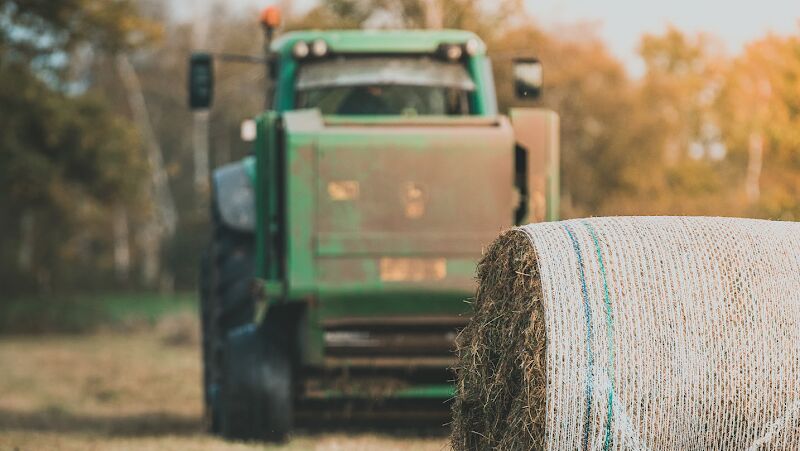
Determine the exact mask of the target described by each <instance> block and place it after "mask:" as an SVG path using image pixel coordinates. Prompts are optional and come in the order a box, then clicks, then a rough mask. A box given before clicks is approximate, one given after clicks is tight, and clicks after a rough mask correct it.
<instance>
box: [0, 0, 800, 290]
mask: <svg viewBox="0 0 800 451" xmlns="http://www.w3.org/2000/svg"><path fill="white" fill-rule="evenodd" d="M167 6H168V5H165V2H160V1H157V0H61V1H58V2H51V1H47V0H0V186H2V189H0V234H2V235H0V236H2V238H1V239H2V243H3V244H2V246H0V293H2V295H4V296H8V295H16V294H20V293H42V294H47V293H51V292H64V291H76V290H78V291H92V290H111V289H140V288H147V289H161V290H171V289H174V288H177V289H187V288H192V287H193V286H194V284H195V277H196V275H195V271H196V262H197V260H198V257H199V255H200V253H201V252H202V251H203V249H204V246H205V243H206V240H207V233H208V231H207V227H208V224H207V216H208V215H207V207H208V194H209V192H208V171H209V170H210V169H209V168H214V167H216V166H218V165H220V164H224V163H226V162H228V161H231V160H235V159H238V158H241V157H242V156H244V155H246V154H247V152H248V151H249V148H248V145H246V144H245V143H242V142H241V141H240V139H239V124H240V122H241V121H242V120H243V119H245V118H248V117H252V116H253V115H255V114H257V113H258V112H259V111H260V110H261V108H262V107H263V104H262V102H263V100H262V97H261V95H260V91H261V87H262V86H263V82H264V80H263V76H264V74H263V68H262V67H260V66H258V65H236V64H224V65H222V64H220V65H217V69H216V70H217V73H216V76H217V87H216V95H215V97H216V103H215V106H214V108H213V109H212V110H211V111H210V112H208V113H192V112H190V111H189V110H188V108H187V106H186V98H185V81H186V59H187V56H188V54H189V53H190V52H191V51H192V50H195V49H205V50H211V51H223V50H224V51H228V52H236V53H244V54H254V55H257V54H259V52H260V47H261V32H260V30H259V26H258V24H257V23H256V20H255V17H257V16H256V14H255V13H254V12H251V11H232V10H230V9H229V8H227V7H226V4H225V2H223V1H219V2H217V3H215V4H214V6H213V7H212V10H211V14H208V15H203V16H202V19H200V20H197V21H194V22H191V23H187V22H178V21H175V20H174V19H173V18H172V17H171V16H170V11H169V9H168V7H167ZM291 6H292V2H291V1H289V0H285V1H283V2H282V9H283V11H284V29H285V30H291V29H299V28H360V27H369V28H423V27H428V28H463V29H468V30H472V31H475V32H477V33H478V34H479V35H480V36H481V37H482V38H483V39H484V40H485V41H486V43H487V45H488V47H489V52H490V54H491V55H493V60H494V66H495V78H496V82H497V87H498V96H499V101H500V106H501V111H505V110H507V108H509V107H511V106H517V105H521V104H519V103H518V101H516V100H515V99H514V98H513V96H512V91H511V81H510V75H511V74H510V61H511V58H512V57H513V56H516V55H530V54H535V55H537V56H538V57H539V58H540V59H541V60H542V61H543V63H544V66H545V74H546V90H545V94H544V96H543V98H542V99H541V100H540V101H539V102H538V105H539V106H542V107H547V108H552V109H554V110H555V111H557V112H558V113H559V114H560V115H561V125H562V193H563V199H562V216H564V217H575V216H586V215H601V214H603V215H606V214H709V215H737V216H754V217H764V218H773V219H786V220H794V219H797V218H800V201H798V199H800V196H799V195H800V192H799V191H800V88H799V87H800V29H799V31H798V33H797V34H796V35H792V36H776V35H769V36H765V37H763V38H761V39H759V40H757V41H756V42H753V43H751V44H750V45H748V46H747V48H746V49H745V50H744V51H743V52H742V53H741V54H739V55H734V56H731V55H726V54H725V53H724V52H723V51H722V50H721V45H720V43H718V42H717V41H716V40H715V39H714V38H713V37H712V36H707V35H703V34H700V35H688V34H686V33H683V32H681V31H680V30H677V29H674V28H669V29H667V30H664V31H663V32H662V33H660V34H652V35H645V36H643V37H642V39H641V43H640V47H639V50H640V55H641V57H642V60H643V62H644V65H645V72H644V75H643V76H642V77H640V78H632V77H631V76H630V75H629V74H628V73H627V72H626V70H625V68H624V66H623V65H622V63H621V62H620V61H619V60H618V59H616V58H615V57H614V56H613V55H611V54H610V53H609V51H608V49H607V47H606V45H605V43H604V42H603V41H602V40H601V39H600V37H599V35H598V33H597V30H596V28H595V27H594V26H592V25H589V24H575V25H570V26H560V27H555V28H548V27H543V26H542V25H541V24H539V23H538V22H537V21H536V20H535V18H531V17H529V16H527V15H526V14H525V13H524V12H523V11H524V8H523V5H522V1H521V0H500V1H494V2H489V1H480V0H320V1H319V2H318V3H317V5H316V6H315V7H313V8H312V9H311V10H309V11H304V12H302V13H296V12H294V11H292V8H291ZM205 124H207V125H208V140H209V143H210V152H209V153H208V155H206V154H205V153H203V152H197V151H196V149H197V146H195V145H194V143H195V142H202V141H203V140H204V139H205V137H204V136H202V135H197V134H196V133H195V132H196V131H197V130H203V128H204V125H205Z"/></svg>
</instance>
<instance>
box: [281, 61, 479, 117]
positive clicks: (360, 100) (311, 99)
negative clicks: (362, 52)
mask: <svg viewBox="0 0 800 451" xmlns="http://www.w3.org/2000/svg"><path fill="white" fill-rule="evenodd" d="M296 88H297V108H318V109H319V110H320V111H321V112H322V114H325V115H404V116H417V115H441V116H444V115H468V114H470V113H471V111H470V102H469V94H470V93H471V92H473V91H474V90H475V84H474V82H473V81H472V79H471V78H470V76H469V73H468V72H467V70H466V68H465V67H464V66H463V65H462V64H459V63H455V62H452V63H451V62H444V61H439V60H435V59H433V58H427V57H394V58H387V57H361V58H337V59H332V60H322V61H310V62H307V63H304V64H303V65H301V66H300V69H299V72H298V76H297V81H296Z"/></svg>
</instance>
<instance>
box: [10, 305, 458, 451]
mask: <svg viewBox="0 0 800 451" xmlns="http://www.w3.org/2000/svg"><path fill="white" fill-rule="evenodd" d="M187 324H191V322H190V321H189V322H187V318H185V317H181V318H168V319H165V320H164V322H162V323H161V324H159V325H157V326H156V327H155V328H154V329H152V330H136V331H134V332H127V333H120V332H114V331H104V332H102V333H98V334H94V335H86V336H46V337H12V338H8V337H5V338H0V450H3V451H5V450H15V449H19V450H20V451H25V450H38V449H47V450H66V451H71V450H76V451H77V450H80V451H84V450H95V449H96V450H112V451H114V450H119V451H122V450H157V449H158V450H161V449H164V450H173V449H180V450H199V451H202V450H223V451H224V450H256V449H258V450H263V449H285V450H360V449H363V450H374V449H398V450H412V449H413V450H418V449H419V450H425V449H428V450H435V451H440V450H442V449H443V448H444V447H445V445H446V443H445V438H443V437H439V438H432V439H428V438H416V437H394V436H389V435H382V434H380V433H362V434H357V435H348V434H346V433H343V432H335V433H329V434H320V435H298V436H296V437H293V438H292V440H291V441H290V442H289V443H287V444H286V445H284V446H280V447H269V446H265V445H260V444H231V443H226V442H223V441H221V440H218V439H216V438H213V437H210V436H208V435H206V434H205V433H204V432H203V430H202V426H201V420H200V418H201V412H202V405H201V389H200V356H199V347H198V345H197V344H196V335H194V334H193V332H192V331H191V329H192V327H196V326H187Z"/></svg>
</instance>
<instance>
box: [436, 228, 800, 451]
mask: <svg viewBox="0 0 800 451" xmlns="http://www.w3.org/2000/svg"><path fill="white" fill-rule="evenodd" d="M478 281H479V288H478V292H477V296H476V300H475V304H474V312H473V319H472V321H471V322H470V323H469V324H468V326H467V327H466V328H465V329H464V330H463V331H462V333H461V334H460V335H459V337H458V340H457V348H458V354H459V364H458V365H457V367H456V373H457V386H456V390H457V394H456V399H455V402H454V405H453V409H454V410H453V413H454V418H453V433H452V445H453V447H454V449H456V450H476V449H480V450H483V449H519V450H529V449H549V450H560V449H581V450H589V449H592V450H600V449H648V450H650V449H652V450H667V449H698V450H699V449H800V302H798V301H800V226H798V224H794V223H781V222H769V221H756V220H745V219H730V218H677V217H638V218H593V219H587V220H574V221H564V222H560V223H547V224H536V225H529V226H525V227H521V228H516V229H513V230H509V231H507V232H505V233H503V234H502V235H501V236H500V237H499V238H498V239H497V240H496V241H495V242H494V243H493V244H492V245H491V246H490V247H489V248H488V249H487V251H486V253H485V255H484V257H483V259H482V260H481V262H480V263H479V265H478Z"/></svg>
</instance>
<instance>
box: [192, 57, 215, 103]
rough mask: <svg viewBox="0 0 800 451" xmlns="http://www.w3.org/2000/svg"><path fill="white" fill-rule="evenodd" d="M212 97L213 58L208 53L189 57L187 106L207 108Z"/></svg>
mask: <svg viewBox="0 0 800 451" xmlns="http://www.w3.org/2000/svg"><path fill="white" fill-rule="evenodd" d="M213 99H214V60H213V58H212V57H211V55H210V54H208V53H192V56H191V57H190V58H189V107H190V108H191V109H193V110H197V109H202V108H208V107H210V106H211V102H212V101H213Z"/></svg>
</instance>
